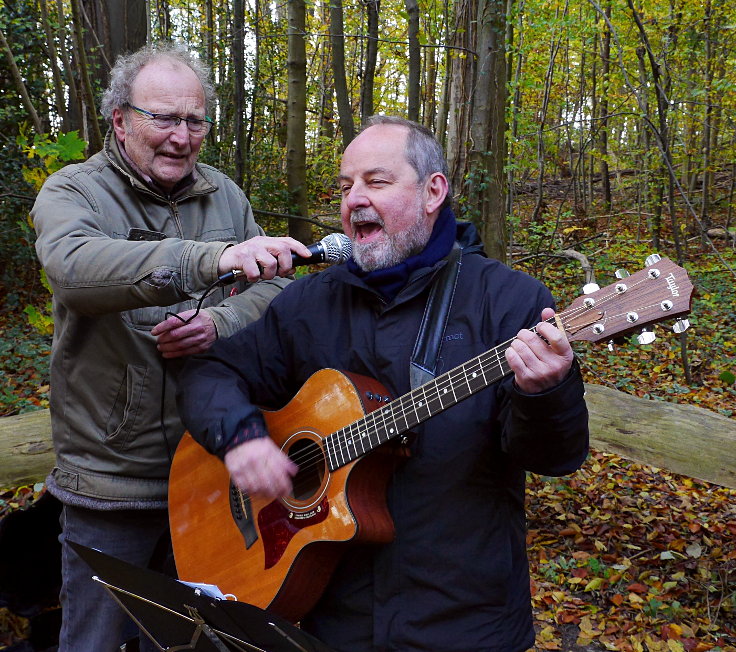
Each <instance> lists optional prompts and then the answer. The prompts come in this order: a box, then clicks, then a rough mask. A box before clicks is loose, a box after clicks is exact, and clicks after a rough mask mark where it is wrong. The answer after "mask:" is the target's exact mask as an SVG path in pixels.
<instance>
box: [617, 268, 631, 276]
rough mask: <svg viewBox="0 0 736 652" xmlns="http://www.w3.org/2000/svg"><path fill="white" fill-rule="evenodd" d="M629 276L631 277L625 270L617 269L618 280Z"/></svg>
mask: <svg viewBox="0 0 736 652" xmlns="http://www.w3.org/2000/svg"><path fill="white" fill-rule="evenodd" d="M627 276H631V274H629V273H628V272H627V271H626V270H625V269H617V270H616V278H626V277H627Z"/></svg>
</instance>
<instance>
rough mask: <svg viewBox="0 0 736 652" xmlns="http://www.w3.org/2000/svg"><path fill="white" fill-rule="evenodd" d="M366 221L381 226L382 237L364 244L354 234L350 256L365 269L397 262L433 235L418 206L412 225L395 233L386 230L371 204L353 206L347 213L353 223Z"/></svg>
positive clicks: (368, 270) (415, 250)
mask: <svg viewBox="0 0 736 652" xmlns="http://www.w3.org/2000/svg"><path fill="white" fill-rule="evenodd" d="M365 222H370V223H373V224H377V225H378V226H380V227H381V228H382V229H383V230H384V238H383V239H382V240H380V241H379V242H369V243H367V244H361V243H360V241H359V240H358V239H357V238H355V239H353V260H355V263H356V264H357V265H358V267H359V268H360V269H361V270H363V271H364V272H372V271H374V270H377V269H386V268H387V267H393V266H394V265H398V264H399V263H401V262H403V261H405V260H406V259H407V258H409V257H410V256H414V255H416V254H418V253H419V252H420V251H422V250H423V249H424V247H426V246H427V242H429V238H430V236H431V235H432V225H431V224H430V223H429V221H428V220H426V219H424V214H423V212H422V210H421V209H418V210H417V215H416V219H415V220H414V222H413V223H412V225H411V226H410V227H409V228H408V229H406V230H404V231H400V232H398V233H392V234H388V233H386V231H385V228H384V221H383V219H381V217H380V216H379V215H378V213H376V212H375V211H374V210H373V209H371V208H356V209H355V210H354V211H353V212H352V213H351V214H350V223H351V224H352V225H356V224H361V223H365Z"/></svg>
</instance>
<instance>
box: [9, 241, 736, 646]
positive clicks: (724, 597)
mask: <svg viewBox="0 0 736 652" xmlns="http://www.w3.org/2000/svg"><path fill="white" fill-rule="evenodd" d="M724 254H725V255H726V256H730V259H729V260H730V261H731V265H733V262H734V258H735V256H734V255H733V253H732V252H729V251H728V250H725V252H724ZM626 257H628V258H629V261H628V263H629V265H630V266H631V268H632V269H631V271H632V272H633V271H635V270H636V264H635V263H634V260H633V259H634V256H633V254H631V253H630V251H629V253H628V254H627V256H618V258H619V259H620V258H626ZM613 258H614V256H610V258H602V257H601V258H599V259H598V261H597V265H596V269H597V271H598V272H599V274H600V276H601V279H599V284H600V285H601V286H603V285H606V284H608V283H610V282H613V281H614V280H615V279H614V276H613V269H614V268H615V267H618V266H620V265H621V261H620V260H616V261H615V264H614V260H613ZM642 260H643V256H642ZM623 262H624V263H626V262H627V261H625V260H624V261H623ZM574 265H575V263H571V262H569V261H567V262H564V263H562V262H555V263H551V264H549V265H547V267H545V269H543V270H540V269H537V268H532V267H529V268H528V270H527V271H529V272H530V273H532V274H533V275H535V276H538V277H541V278H542V279H543V280H544V281H545V282H546V283H547V284H548V285H550V287H551V288H552V289H553V292H554V294H555V296H556V298H557V299H558V305H559V306H563V307H564V306H565V305H567V304H568V303H569V302H570V301H571V300H572V299H573V298H574V297H575V296H576V293H577V290H575V287H576V286H577V287H579V286H580V278H579V277H580V273H579V269H575V267H574ZM688 271H689V273H690V275H691V278H692V280H693V283H694V284H695V285H696V288H697V294H696V297H695V299H694V301H693V312H692V314H691V316H690V322H691V324H692V328H691V331H690V332H691V333H693V335H691V336H690V338H689V340H688V349H687V350H688V364H689V366H690V373H691V380H690V382H687V381H686V380H685V377H684V372H683V363H682V357H681V352H680V345H679V339H678V338H677V337H675V336H672V335H669V336H668V335H663V336H661V337H659V338H658V339H657V341H656V342H655V343H654V344H651V345H648V346H645V347H639V346H636V345H635V344H633V343H632V342H631V341H629V340H627V341H624V342H623V343H622V344H621V345H619V347H618V348H617V349H616V351H614V352H610V351H608V349H607V348H606V347H605V345H602V344H601V345H582V346H580V347H577V348H578V354H579V358H580V361H581V366H582V368H583V372H584V375H585V379H586V381H587V382H591V383H598V384H605V385H608V386H612V387H616V388H617V389H619V390H621V391H625V392H628V393H631V394H634V395H637V396H640V397H645V398H650V399H653V400H666V401H675V402H682V403H690V404H693V405H698V406H700V407H704V408H707V409H711V410H714V411H716V412H718V413H720V414H723V415H725V416H728V417H730V418H735V415H736V387H735V385H734V381H735V380H736V378H734V373H735V372H736V369H735V368H734V359H735V358H736V333H735V329H734V327H733V323H734V319H733V318H734V315H736V284H735V283H734V279H733V277H732V276H731V274H730V273H728V272H727V271H724V269H723V267H722V265H720V263H719V262H718V261H717V260H714V259H713V257H707V256H704V257H702V258H698V259H697V260H692V261H691V262H690V263H689V264H688ZM5 299H6V300H5V301H4V302H3V306H4V307H3V308H2V309H0V374H1V382H0V415H10V414H16V413H18V412H22V411H27V410H32V409H37V408H40V407H46V406H47V405H48V392H49V385H48V356H49V349H50V340H49V337H48V336H47V335H41V334H40V333H39V332H38V331H37V330H34V329H33V328H32V327H30V326H29V325H28V320H27V318H26V315H25V314H24V313H23V308H24V303H26V300H25V299H24V297H22V296H16V295H9V296H6V297H5ZM658 330H659V329H658ZM660 334H661V332H660ZM41 491H42V488H41V487H40V486H36V487H14V488H7V489H6V490H4V491H1V492H0V518H2V517H3V516H5V515H7V514H8V513H11V512H13V511H17V510H22V509H25V508H27V507H28V506H29V505H31V504H33V502H34V501H35V500H36V499H37V498H38V496H39V495H40V492H41ZM527 513H528V520H529V530H528V538H527V542H528V549H529V559H530V567H531V573H532V584H531V588H532V602H533V608H534V618H535V627H536V630H537V639H536V645H535V648H534V650H538V651H541V650H562V651H567V652H593V651H598V650H621V651H624V652H629V651H631V652H681V651H682V652H685V651H687V652H705V651H706V650H712V651H713V652H736V490H733V489H727V488H724V487H719V486H717V485H713V484H708V483H705V482H701V481H698V480H694V479H691V478H687V477H684V476H679V475H676V474H674V473H671V472H669V471H667V470H666V469H656V468H653V467H649V466H644V465H639V464H635V463H633V462H630V461H628V460H625V459H623V458H621V457H618V456H615V455H610V454H605V453H602V452H599V451H595V450H594V451H592V452H591V455H590V456H589V458H588V460H587V461H586V463H585V464H584V466H583V467H582V468H581V469H580V470H579V471H577V472H576V473H574V474H572V475H570V476H567V477H564V478H545V477H539V476H534V475H530V477H529V483H528V497H527ZM27 636H28V621H27V620H25V619H24V618H21V617H18V616H16V615H15V614H13V613H11V612H9V611H8V610H7V609H0V650H2V649H11V648H9V647H8V646H12V645H13V644H19V642H22V641H23V640H24V639H25V638H27ZM16 649H19V648H17V647H16Z"/></svg>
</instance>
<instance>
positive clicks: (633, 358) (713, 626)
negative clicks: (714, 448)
mask: <svg viewBox="0 0 736 652" xmlns="http://www.w3.org/2000/svg"><path fill="white" fill-rule="evenodd" d="M160 39H174V40H179V41H182V42H184V43H186V44H188V45H189V46H190V47H191V48H192V49H193V50H195V51H196V52H197V53H198V54H199V56H200V57H201V58H203V59H204V60H205V61H206V62H207V63H209V64H210V65H211V67H212V69H213V74H214V79H215V83H216V88H217V92H218V97H219V101H218V103H217V105H216V106H215V107H214V111H213V115H212V117H213V118H215V120H216V121H217V126H216V128H215V129H213V130H212V132H211V133H210V135H209V136H208V138H207V141H206V144H205V146H204V148H203V150H202V154H201V157H200V160H203V161H205V162H207V163H211V164H213V165H215V166H217V167H219V168H220V169H222V170H223V171H225V172H226V173H228V174H229V175H230V176H231V177H232V178H233V179H235V180H236V182H237V183H239V184H240V185H241V186H242V187H243V188H244V190H245V191H246V193H247V194H248V196H249V197H250V199H251V202H252V204H253V206H254V209H255V210H256V214H257V218H258V220H259V221H260V223H261V224H262V225H263V226H264V228H266V230H267V231H268V232H269V233H270V234H273V235H278V234H286V233H289V234H291V235H293V236H295V237H297V238H299V239H300V240H302V241H304V242H312V241H314V240H316V239H318V238H319V237H321V236H322V235H323V234H324V233H325V232H327V231H330V230H335V229H337V228H338V225H339V220H338V208H339V193H338V192H337V189H336V185H335V175H336V171H337V168H338V165H339V156H340V152H341V151H342V149H343V147H344V146H345V145H346V144H347V143H348V142H350V140H351V139H352V137H353V136H354V134H355V132H356V130H357V129H359V128H360V125H361V122H362V120H363V119H364V118H365V117H366V116H369V115H371V114H373V113H390V114H398V115H403V116H406V117H409V118H412V119H414V120H418V121H420V122H422V123H424V124H425V125H427V126H428V127H430V128H431V129H432V130H433V131H434V132H435V133H436V134H437V136H438V138H439V139H440V141H441V142H442V143H443V145H444V146H445V149H446V152H447V157H448V162H449V166H450V171H451V181H452V184H453V188H454V194H455V209H456V212H457V213H458V215H459V217H460V218H462V219H466V220H472V221H474V222H475V223H476V224H477V225H478V227H479V229H480V232H481V234H482V237H483V240H484V243H485V247H486V251H487V252H488V253H489V254H490V255H492V256H494V257H496V258H499V259H502V260H505V261H506V262H508V263H509V264H510V265H512V266H514V267H517V268H519V269H524V270H525V271H527V272H529V273H531V274H533V275H534V276H536V277H538V278H540V279H541V280H543V281H544V282H546V283H547V284H548V285H549V286H550V287H551V289H552V290H553V292H554V294H555V296H556V298H557V300H558V303H559V305H561V306H564V305H567V304H568V303H569V302H570V301H571V300H572V299H573V298H574V297H576V296H577V295H578V294H579V292H580V288H581V287H582V285H583V284H584V283H586V282H589V281H591V280H592V279H593V277H595V280H597V281H598V282H599V284H600V285H601V286H603V285H606V284H608V283H611V282H613V281H614V278H615V277H614V271H615V270H617V269H619V268H622V267H625V268H628V269H629V271H631V272H634V271H636V270H637V269H639V268H640V267H642V266H643V264H644V258H645V257H646V255H648V254H649V253H651V252H659V253H661V254H662V255H667V256H669V257H670V258H672V259H673V260H674V261H675V262H677V263H678V264H679V265H682V266H684V267H686V268H687V270H688V272H689V274H690V277H691V279H692V281H693V283H694V284H695V286H696V288H697V294H696V296H695V299H694V300H693V305H692V307H693V312H692V315H691V316H690V322H691V329H690V330H689V331H686V332H685V333H683V334H680V335H679V336H675V335H673V334H669V335H664V336H662V337H660V338H659V339H657V340H656V341H655V342H654V343H652V344H648V345H645V346H638V345H637V344H636V342H634V341H632V340H629V339H626V340H624V341H622V342H620V343H619V345H618V348H617V349H616V350H615V351H613V352H611V351H609V350H608V349H606V348H605V347H604V346H601V345H578V347H577V348H578V353H579V354H580V359H581V362H582V365H583V369H584V373H585V375H586V381H588V382H593V383H600V384H606V385H609V386H612V387H615V388H617V389H619V390H621V391H624V392H628V393H630V394H634V395H637V396H641V397H645V398H649V399H651V400H664V401H673V402H680V403H691V404H694V405H699V406H701V407H704V408H707V409H710V410H714V411H717V412H719V413H721V414H723V415H725V416H727V417H730V418H734V412H735V410H736V389H735V388H734V381H735V380H736V376H735V375H734V374H735V373H736V367H735V365H734V354H735V353H736V341H735V340H736V334H735V330H734V326H733V318H734V316H735V315H736V308H735V305H736V291H735V290H734V277H735V276H736V272H735V271H734V269H735V267H736V255H735V252H734V245H736V229H735V228H734V226H735V224H734V222H735V219H734V210H735V209H736V192H735V191H736V92H735V91H736V3H733V2H725V3H716V2H711V0H699V1H695V0H650V1H649V2H646V3H644V2H641V1H640V0H545V1H542V0H507V1H502V0H497V1H488V2H485V1H483V0H444V1H440V0H405V1H404V2H400V1H398V0H383V2H379V1H378V0H356V1H355V2H345V1H344V0H331V2H329V3H328V2H321V1H319V0H314V1H310V2H305V1H304V0H289V1H288V2H264V1H263V0H146V1H144V0H0V49H2V50H3V52H2V55H1V56H0V79H1V80H2V84H1V86H0V92H1V93H2V95H1V96H0V142H1V143H2V149H1V150H0V296H2V299H3V302H2V308H0V373H2V377H1V378H0V415H12V414H17V413H20V412H25V411H29V410H34V409H37V408H39V407H46V406H47V405H48V400H47V399H48V392H49V386H48V371H47V370H48V353H49V347H50V334H51V333H52V331H53V323H52V320H51V317H50V311H49V307H50V304H49V301H50V296H49V293H48V289H47V288H46V286H45V284H44V279H43V274H42V272H41V270H39V268H38V265H37V262H36V259H35V255H34V251H33V240H34V237H33V229H32V225H31V224H30V223H29V221H28V211H29V209H30V207H31V205H32V202H33V200H34V198H35V193H36V192H37V190H38V188H39V187H40V185H41V184H42V183H43V181H44V179H45V178H46V177H47V176H48V174H49V173H51V172H52V171H53V170H55V169H57V168H58V167H60V166H62V165H65V164H66V163H67V162H70V161H74V160H81V159H83V158H84V157H85V156H87V155H89V154H91V153H94V152H95V151H97V150H98V149H99V148H100V147H101V142H102V139H103V137H104V134H105V131H106V128H107V127H106V125H105V124H104V122H103V120H102V118H101V117H100V116H99V114H98V111H97V105H98V99H99V95H100V91H101V89H103V88H104V86H105V84H106V82H107V75H108V71H109V68H110V65H111V63H112V62H113V61H114V59H115V57H116V56H117V55H118V54H119V53H121V52H125V51H129V50H132V49H135V48H137V47H138V46H140V45H142V44H143V43H145V42H146V41H147V40H160ZM631 427H632V428H635V424H631ZM42 492H43V486H42V485H36V486H35V487H34V486H26V487H8V488H5V489H4V492H3V493H2V494H1V495H0V515H4V514H6V513H9V512H12V511H14V510H21V509H23V508H26V507H28V506H29V505H31V504H33V503H34V501H35V500H36V499H37V498H38V496H39V495H40V494H42ZM529 495H530V500H529V518H530V530H529V548H530V558H531V563H532V571H533V577H534V581H533V593H534V606H535V616H536V618H537V625H538V637H537V649H563V650H602V649H609V650H648V651H650V652H652V651H655V650H656V651H659V650H667V651H675V652H677V651H679V650H695V651H697V652H702V651H703V650H734V649H736V543H734V539H736V500H734V499H735V498H736V491H734V490H732V489H727V488H724V487H718V486H716V485H712V484H708V483H705V482H702V481H699V480H696V479H693V478H685V477H682V476H676V475H674V474H672V473H669V472H668V471H667V470H666V469H665V470H660V469H656V468H652V467H644V466H641V465H637V464H633V463H631V462H629V461H627V460H624V459H622V458H620V457H616V456H613V455H607V454H603V453H600V452H597V451H593V453H592V454H591V457H590V459H589V461H588V462H587V463H586V465H585V467H584V468H583V469H582V470H581V471H580V472H578V473H577V474H575V475H573V476H571V477H569V478H563V479H555V480H552V479H548V478H537V477H530V491H529ZM47 608H48V609H51V608H53V605H47V606H45V607H44V609H47ZM32 615H33V614H30V613H28V614H26V616H29V617H30V616H32ZM29 628H30V625H29V620H28V619H27V618H22V617H19V616H18V615H17V614H13V613H12V612H10V611H8V610H7V609H0V646H2V645H3V644H6V645H10V644H12V643H17V641H19V640H22V639H24V638H27V637H28V633H29Z"/></svg>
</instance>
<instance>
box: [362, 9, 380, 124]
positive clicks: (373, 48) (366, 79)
mask: <svg viewBox="0 0 736 652" xmlns="http://www.w3.org/2000/svg"><path fill="white" fill-rule="evenodd" d="M364 4H365V11H366V14H367V16H368V46H367V48H366V53H365V67H364V69H363V83H362V84H361V87H360V120H361V122H365V121H366V119H367V118H370V117H371V116H372V115H373V111H374V109H373V90H374V85H375V79H376V62H377V61H378V11H379V2H378V0H367V1H366V2H364Z"/></svg>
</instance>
